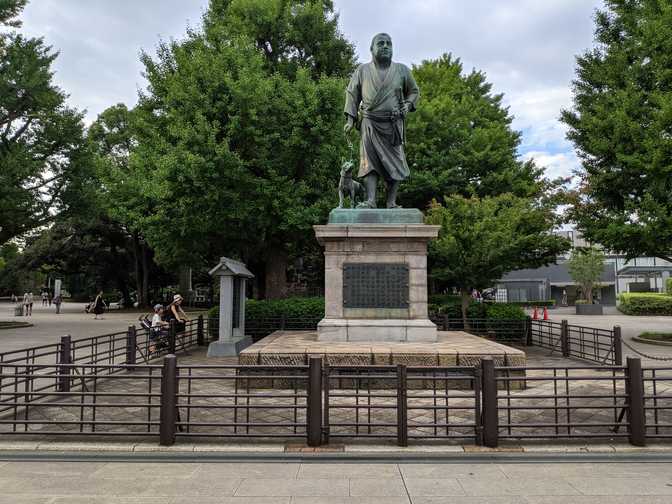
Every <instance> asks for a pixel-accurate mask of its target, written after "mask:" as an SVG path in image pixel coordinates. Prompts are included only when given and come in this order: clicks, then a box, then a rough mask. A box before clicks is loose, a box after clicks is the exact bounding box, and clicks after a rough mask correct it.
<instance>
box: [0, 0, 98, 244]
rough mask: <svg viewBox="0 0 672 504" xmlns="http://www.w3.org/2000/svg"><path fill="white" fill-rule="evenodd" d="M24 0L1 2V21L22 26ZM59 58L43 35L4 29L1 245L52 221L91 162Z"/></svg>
mask: <svg viewBox="0 0 672 504" xmlns="http://www.w3.org/2000/svg"><path fill="white" fill-rule="evenodd" d="M25 4H26V2H25V1H23V0H5V1H4V2H2V3H0V23H2V24H4V25H5V26H8V27H18V26H20V23H19V22H18V20H16V19H14V18H15V17H16V16H17V15H18V14H19V13H20V11H21V9H22V8H23V7H24V5H25ZM56 57H57V53H54V52H53V51H52V49H51V48H50V47H48V46H45V45H44V42H43V41H42V40H41V39H37V38H26V37H24V36H23V35H21V34H20V33H17V32H16V31H12V30H10V31H3V32H0V96H1V97H2V100H1V101H0V244H2V243H5V242H7V241H8V240H10V239H12V238H14V237H16V236H20V235H22V234H24V233H26V232H27V231H30V230H31V229H34V228H35V227H38V226H40V225H44V224H46V223H47V222H49V221H51V220H52V219H53V218H54V216H55V215H56V214H57V213H58V211H59V210H61V209H62V196H63V192H64V191H65V190H67V186H68V183H69V181H70V180H71V179H72V178H76V176H77V174H78V173H79V172H80V171H81V170H82V169H83V168H84V166H85V164H86V161H85V159H86V149H85V142H84V137H83V126H82V122H81V120H82V115H81V114H80V113H79V112H78V111H76V110H74V109H72V108H70V107H68V106H67V105H66V103H65V98H66V95H65V93H63V91H62V90H60V89H59V88H58V87H57V86H56V85H54V84H53V82H52V77H53V72H52V70H51V65H52V63H53V61H54V60H55V59H56Z"/></svg>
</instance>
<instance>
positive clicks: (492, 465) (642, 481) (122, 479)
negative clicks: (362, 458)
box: [0, 459, 672, 504]
mask: <svg viewBox="0 0 672 504" xmlns="http://www.w3.org/2000/svg"><path fill="white" fill-rule="evenodd" d="M103 460H104V459H103ZM86 465H89V463H81V462H39V463H36V462H8V463H4V464H2V465H0V488H1V489H2V492H1V493H0V504H3V503H10V502H11V503H12V504H15V503H18V504H22V503H23V504H25V503H31V504H34V503H40V504H57V503H63V504H65V503H67V504H80V503H81V504H83V503H87V504H89V503H93V504H130V503H131V502H133V503H134V504H135V503H141V504H143V503H144V504H155V503H159V502H160V503H162V504H177V503H183V502H198V503H199V504H214V503H218V504H277V503H284V504H301V503H304V504H308V503H310V504H320V503H323V504H343V503H347V504H398V503H405V504H417V503H428V504H432V503H444V502H450V503H451V504H454V503H457V504H460V503H462V504H486V503H487V504H510V503H522V504H534V503H536V504H568V503H571V504H575V503H578V504H607V503H608V504H625V503H628V504H631V503H644V504H661V503H665V504H669V502H670V495H672V463H669V462H666V463H615V462H612V463H608V462H602V463H595V462H591V463H572V464H569V463H544V464H539V463H528V464H522V463H505V462H481V463H478V464H460V463H416V464H397V463H386V462H380V463H376V464H361V463H355V464H349V463H342V464H335V463H327V464H322V463H312V462H311V463H301V464H284V463H265V464H238V463H212V462H194V463H172V464H171V463H136V462H126V463H119V462H104V461H101V462H96V463H94V464H90V465H92V466H93V468H92V469H86V468H85V466H86ZM285 466H288V467H289V469H284V467H285ZM311 471H312V472H311ZM360 473H368V474H369V475H373V474H374V473H375V474H376V475H378V477H375V478H374V477H361V474H360ZM325 476H327V477H325Z"/></svg>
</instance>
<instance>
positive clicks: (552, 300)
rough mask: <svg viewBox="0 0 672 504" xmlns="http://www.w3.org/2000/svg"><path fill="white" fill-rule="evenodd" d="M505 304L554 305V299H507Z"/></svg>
mask: <svg viewBox="0 0 672 504" xmlns="http://www.w3.org/2000/svg"><path fill="white" fill-rule="evenodd" d="M507 304H510V305H516V306H523V307H525V306H555V299H546V300H544V301H509V302H508V303H507Z"/></svg>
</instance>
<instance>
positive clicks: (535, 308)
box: [532, 306, 539, 320]
mask: <svg viewBox="0 0 672 504" xmlns="http://www.w3.org/2000/svg"><path fill="white" fill-rule="evenodd" d="M532 318H533V319H534V320H537V319H539V313H537V307H536V306H535V307H534V313H533V314H532Z"/></svg>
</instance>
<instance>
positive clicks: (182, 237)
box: [130, 0, 353, 298]
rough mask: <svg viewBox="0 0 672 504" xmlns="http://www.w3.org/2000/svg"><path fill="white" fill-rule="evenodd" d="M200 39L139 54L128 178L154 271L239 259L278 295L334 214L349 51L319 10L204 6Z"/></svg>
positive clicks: (280, 2)
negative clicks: (136, 190)
mask: <svg viewBox="0 0 672 504" xmlns="http://www.w3.org/2000/svg"><path fill="white" fill-rule="evenodd" d="M203 26H204V28H203V31H202V32H196V31H191V32H190V33H189V34H188V36H187V38H186V40H184V41H183V42H180V43H177V42H171V43H163V44H161V45H160V46H159V49H158V51H157V55H156V57H155V58H151V57H150V56H148V55H144V56H143V58H142V60H143V63H144V64H145V68H146V76H147V79H148V81H149V88H148V90H147V92H146V93H143V94H142V96H141V100H140V104H139V107H138V109H137V113H138V146H137V148H135V149H134V151H133V153H132V155H131V162H130V164H131V171H132V173H133V174H134V176H137V177H138V180H141V181H142V184H143V191H144V193H143V194H144V195H145V197H147V198H149V199H150V200H151V201H153V202H154V206H153V211H152V213H151V215H146V216H144V218H143V220H142V224H141V226H140V228H141V230H142V233H143V235H144V236H145V238H146V239H147V240H148V241H149V243H150V244H151V246H152V248H153V249H154V250H155V251H156V257H157V259H158V260H159V261H160V262H162V263H163V264H168V265H177V264H184V263H188V264H191V265H194V264H197V265H200V264H207V263H208V262H210V263H212V261H213V260H214V259H215V258H216V256H218V255H224V254H232V255H237V256H240V257H242V258H243V259H244V260H246V261H247V262H248V263H250V265H251V266H252V267H253V269H254V271H255V272H257V273H258V276H259V278H260V279H262V280H264V279H265V290H266V292H265V294H266V296H267V297H271V298H273V297H282V296H283V295H284V294H285V284H286V271H287V265H288V262H289V260H290V258H291V256H292V254H293V253H295V251H296V250H301V249H303V248H305V246H306V244H308V243H309V242H310V243H311V244H312V246H313V247H315V246H316V245H315V242H314V237H313V236H312V232H311V231H312V229H311V226H312V225H313V224H318V223H320V222H323V221H324V219H325V218H326V215H327V213H328V211H329V209H330V208H333V207H334V206H335V202H336V195H335V191H334V190H333V187H334V185H335V180H336V178H337V176H338V175H337V174H338V168H339V165H340V160H341V157H342V155H343V154H344V152H343V151H344V148H345V142H344V139H343V136H342V120H343V118H342V105H343V89H344V87H345V82H344V77H346V76H347V75H348V74H349V72H350V70H351V69H352V66H353V56H352V55H353V50H352V46H351V45H350V44H348V43H346V42H345V41H344V39H343V37H342V36H341V35H340V34H339V33H338V31H337V29H336V26H337V16H336V15H335V14H334V13H333V6H332V5H331V2H330V1H303V0H292V1H288V0H255V1H253V2H244V1H237V0H232V1H215V0H213V1H212V2H211V4H210V9H209V10H208V12H207V13H206V14H205V16H204V25H203Z"/></svg>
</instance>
